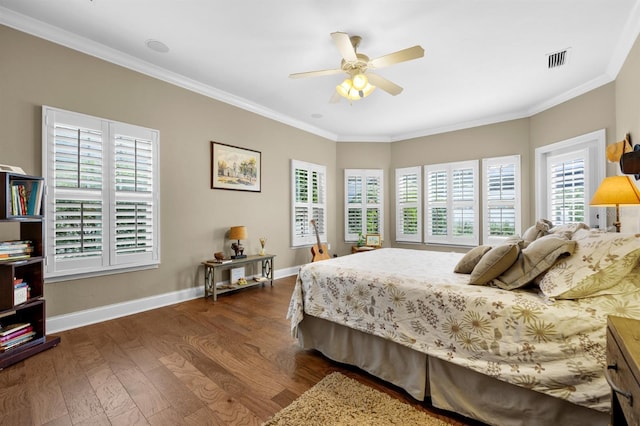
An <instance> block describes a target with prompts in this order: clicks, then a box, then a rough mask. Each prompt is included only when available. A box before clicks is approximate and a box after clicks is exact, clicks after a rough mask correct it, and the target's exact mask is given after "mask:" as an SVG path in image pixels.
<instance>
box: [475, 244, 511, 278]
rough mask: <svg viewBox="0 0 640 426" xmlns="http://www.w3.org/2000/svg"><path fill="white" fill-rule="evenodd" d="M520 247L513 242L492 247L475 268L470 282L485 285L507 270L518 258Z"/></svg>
mask: <svg viewBox="0 0 640 426" xmlns="http://www.w3.org/2000/svg"><path fill="white" fill-rule="evenodd" d="M519 252H520V248H519V247H518V246H517V245H513V244H503V245H499V246H497V247H494V248H492V249H491V250H489V251H488V252H487V254H485V255H484V256H482V259H480V262H478V264H477V265H476V267H475V268H473V271H472V272H471V278H470V279H469V284H479V285H483V284H486V283H488V282H489V281H491V280H492V279H494V278H496V277H497V276H498V275H500V274H502V273H503V272H504V271H506V270H507V269H508V268H509V267H510V266H511V265H513V262H515V261H516V259H517V258H518V253H519Z"/></svg>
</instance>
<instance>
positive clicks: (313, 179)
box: [291, 160, 327, 247]
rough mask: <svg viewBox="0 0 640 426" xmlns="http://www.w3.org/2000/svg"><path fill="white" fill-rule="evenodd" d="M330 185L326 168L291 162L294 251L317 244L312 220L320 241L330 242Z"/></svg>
mask: <svg viewBox="0 0 640 426" xmlns="http://www.w3.org/2000/svg"><path fill="white" fill-rule="evenodd" d="M326 185H327V183H326V167H325V166H322V165H318V164H312V163H306V162H304V161H298V160H291V194H292V198H293V200H292V203H291V204H292V207H293V211H292V219H291V223H292V229H291V245H292V246H293V247H299V246H305V245H312V244H314V243H315V242H316V235H315V231H314V229H313V227H312V226H311V219H313V220H315V223H316V227H317V229H318V234H319V236H320V239H321V240H322V241H323V242H326V239H327V238H326V226H327V224H326V222H327V219H326V218H327V208H326Z"/></svg>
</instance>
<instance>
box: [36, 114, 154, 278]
mask: <svg viewBox="0 0 640 426" xmlns="http://www.w3.org/2000/svg"><path fill="white" fill-rule="evenodd" d="M57 123H58V124H64V125H68V126H71V127H78V128H80V127H83V128H86V129H94V130H99V131H100V132H101V135H102V142H101V144H102V152H101V154H102V155H101V157H100V159H101V160H102V163H101V166H100V175H101V187H100V189H97V188H96V189H86V190H85V189H79V188H73V187H68V188H64V187H61V186H58V187H56V186H55V179H56V174H55V169H56V158H55V152H56V145H57V142H56V124H57ZM42 129H43V132H42V164H43V167H42V172H43V173H42V175H43V177H44V180H45V185H46V190H45V200H44V211H45V230H44V244H45V267H44V276H45V279H46V281H47V282H55V281H63V280H69V279H79V278H86V277H93V276H100V275H107V274H114V273H122V272H129V271H137V270H142V269H149V268H157V267H158V265H159V264H160V171H159V168H160V167H159V165H160V161H159V159H160V132H159V131H158V130H155V129H150V128H146V127H142V126H135V125H131V124H127V123H120V122H117V121H114V120H108V119H104V118H100V117H94V116H90V115H87V114H82V113H77V112H73V111H66V110H62V109H59V108H53V107H49V106H43V107H42ZM116 135H120V136H126V137H132V138H140V139H145V141H146V142H149V145H150V146H151V148H150V150H151V160H150V161H151V166H150V167H151V172H150V175H151V190H149V191H145V192H144V193H143V192H137V191H129V192H125V191H119V190H116V167H117V165H118V164H120V166H122V160H118V158H121V156H120V155H116V152H115V150H116V142H115V138H116ZM136 152H137V151H136ZM137 164H138V163H136V166H135V167H137ZM64 199H69V200H93V201H94V202H97V203H99V204H100V206H101V207H100V212H101V218H100V226H99V229H100V231H101V241H102V243H101V250H100V251H99V253H97V254H96V255H95V256H93V257H89V256H86V257H82V256H79V257H78V258H76V259H72V258H64V257H65V256H63V255H60V256H57V255H56V250H55V229H56V213H55V205H56V201H57V200H64ZM123 202H127V203H132V202H138V203H141V202H145V203H147V204H148V205H149V206H150V207H149V210H150V213H148V214H151V216H152V217H151V219H150V220H148V223H150V226H149V228H150V232H151V243H150V244H148V245H147V244H145V245H144V247H146V248H145V249H141V250H137V251H138V252H137V253H131V254H125V253H123V250H122V249H118V248H117V247H116V246H117V244H118V243H117V240H118V232H119V230H120V231H121V230H122V229H123V227H125V225H120V227H119V225H118V211H117V210H118V209H119V208H118V207H117V206H118V205H121V203H123ZM81 211H82V210H81ZM81 214H82V213H81ZM83 217H84V216H83ZM81 220H82V219H81ZM120 223H122V222H120ZM137 226H138V222H136V225H135V226H134V228H135V231H134V232H135V235H136V236H138V235H143V231H138V227H137ZM145 229H146V227H145ZM147 235H148V234H145V236H147ZM58 257H59V258H58Z"/></svg>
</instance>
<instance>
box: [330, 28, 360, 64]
mask: <svg viewBox="0 0 640 426" xmlns="http://www.w3.org/2000/svg"><path fill="white" fill-rule="evenodd" d="M331 38H333V41H334V43H335V44H336V46H337V47H338V51H339V52H340V55H341V56H342V58H343V59H344V60H345V61H346V62H356V61H357V60H358V57H357V56H356V50H355V49H354V48H353V45H352V44H351V38H350V37H349V34H347V33H341V32H335V33H331Z"/></svg>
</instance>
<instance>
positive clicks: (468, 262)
mask: <svg viewBox="0 0 640 426" xmlns="http://www.w3.org/2000/svg"><path fill="white" fill-rule="evenodd" d="M489 250H491V246H478V247H474V248H472V249H471V250H469V251H468V252H467V254H465V255H464V256H463V257H462V259H460V261H459V262H458V264H457V265H456V267H455V268H453V272H457V273H459V274H470V273H471V272H472V271H473V268H475V267H476V265H477V264H478V262H480V259H482V256H484V255H485V254H486V253H487V252H488V251H489Z"/></svg>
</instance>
